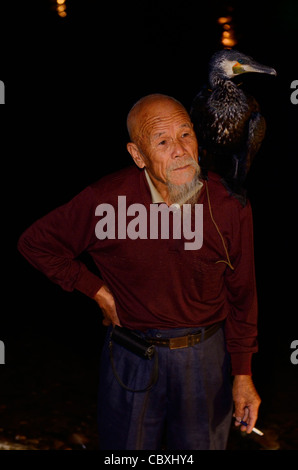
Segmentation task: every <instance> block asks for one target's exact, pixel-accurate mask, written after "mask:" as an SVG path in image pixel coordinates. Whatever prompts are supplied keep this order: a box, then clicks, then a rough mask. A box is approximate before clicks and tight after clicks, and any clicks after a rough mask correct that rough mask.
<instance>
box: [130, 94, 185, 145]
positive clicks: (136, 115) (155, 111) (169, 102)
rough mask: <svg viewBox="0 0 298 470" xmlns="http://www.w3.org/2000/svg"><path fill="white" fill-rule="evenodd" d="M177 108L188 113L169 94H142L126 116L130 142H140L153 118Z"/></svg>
mask: <svg viewBox="0 0 298 470" xmlns="http://www.w3.org/2000/svg"><path fill="white" fill-rule="evenodd" d="M175 110H176V111H177V110H179V111H180V112H181V111H183V112H185V114H186V115H188V113H187V111H186V109H185V108H184V106H183V105H182V104H181V103H180V102H179V101H177V100H176V99H175V98H172V97H171V96H167V95H163V94H158V93H156V94H151V95H147V96H144V97H143V98H141V99H140V100H139V101H137V102H136V103H135V104H134V106H133V107H132V108H131V110H130V112H129V113H128V116H127V130H128V133H129V137H130V139H131V141H132V142H135V143H137V144H140V143H141V142H142V140H143V139H144V138H145V137H146V134H147V130H148V125H149V126H150V125H151V123H152V121H153V120H154V119H159V118H160V117H162V116H165V115H166V113H172V112H174V111H175Z"/></svg>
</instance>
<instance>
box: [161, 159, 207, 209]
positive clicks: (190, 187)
mask: <svg viewBox="0 0 298 470" xmlns="http://www.w3.org/2000/svg"><path fill="white" fill-rule="evenodd" d="M185 164H187V165H191V166H192V167H193V168H194V169H195V174H194V176H193V179H192V180H191V181H190V182H188V183H184V184H174V183H171V181H170V173H171V171H172V170H173V169H174V168H170V169H169V170H168V172H167V188H168V195H169V200H170V201H171V204H179V206H182V205H183V204H191V205H192V206H193V205H194V204H196V202H197V200H198V196H199V192H200V190H201V188H202V186H203V182H202V179H201V169H200V167H199V165H198V163H197V162H196V161H194V160H192V159H191V161H190V160H189V161H186V162H185ZM179 166H180V167H181V166H183V164H182V165H179Z"/></svg>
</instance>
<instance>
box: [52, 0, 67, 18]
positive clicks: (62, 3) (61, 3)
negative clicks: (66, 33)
mask: <svg viewBox="0 0 298 470" xmlns="http://www.w3.org/2000/svg"><path fill="white" fill-rule="evenodd" d="M51 3H52V7H51V8H52V10H55V11H56V13H57V14H58V15H59V16H60V17H61V18H65V17H66V16H67V11H66V0H51Z"/></svg>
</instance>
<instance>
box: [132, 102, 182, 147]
mask: <svg viewBox="0 0 298 470" xmlns="http://www.w3.org/2000/svg"><path fill="white" fill-rule="evenodd" d="M180 127H191V121H190V117H189V115H188V113H187V112H186V110H185V109H184V108H183V107H182V106H179V105H176V104H173V103H170V104H168V105H166V106H165V105H160V106H155V107H154V108H153V109H152V108H150V107H149V109H146V110H144V112H143V113H142V114H141V115H140V117H139V120H138V132H137V133H138V136H139V137H140V138H141V139H144V138H151V137H153V136H155V135H157V134H159V133H164V132H167V131H169V130H171V129H173V128H180Z"/></svg>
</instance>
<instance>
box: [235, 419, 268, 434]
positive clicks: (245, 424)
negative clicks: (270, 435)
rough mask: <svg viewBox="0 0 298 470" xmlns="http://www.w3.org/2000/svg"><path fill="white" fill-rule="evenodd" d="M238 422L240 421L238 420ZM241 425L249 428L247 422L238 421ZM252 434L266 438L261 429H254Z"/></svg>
mask: <svg viewBox="0 0 298 470" xmlns="http://www.w3.org/2000/svg"><path fill="white" fill-rule="evenodd" d="M237 421H238V419H237ZM238 422H239V423H240V424H243V426H248V424H247V423H246V422H245V421H242V420H241V421H238ZM252 432H255V433H256V434H258V435H259V436H264V433H263V432H262V431H260V430H259V429H257V428H252Z"/></svg>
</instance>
